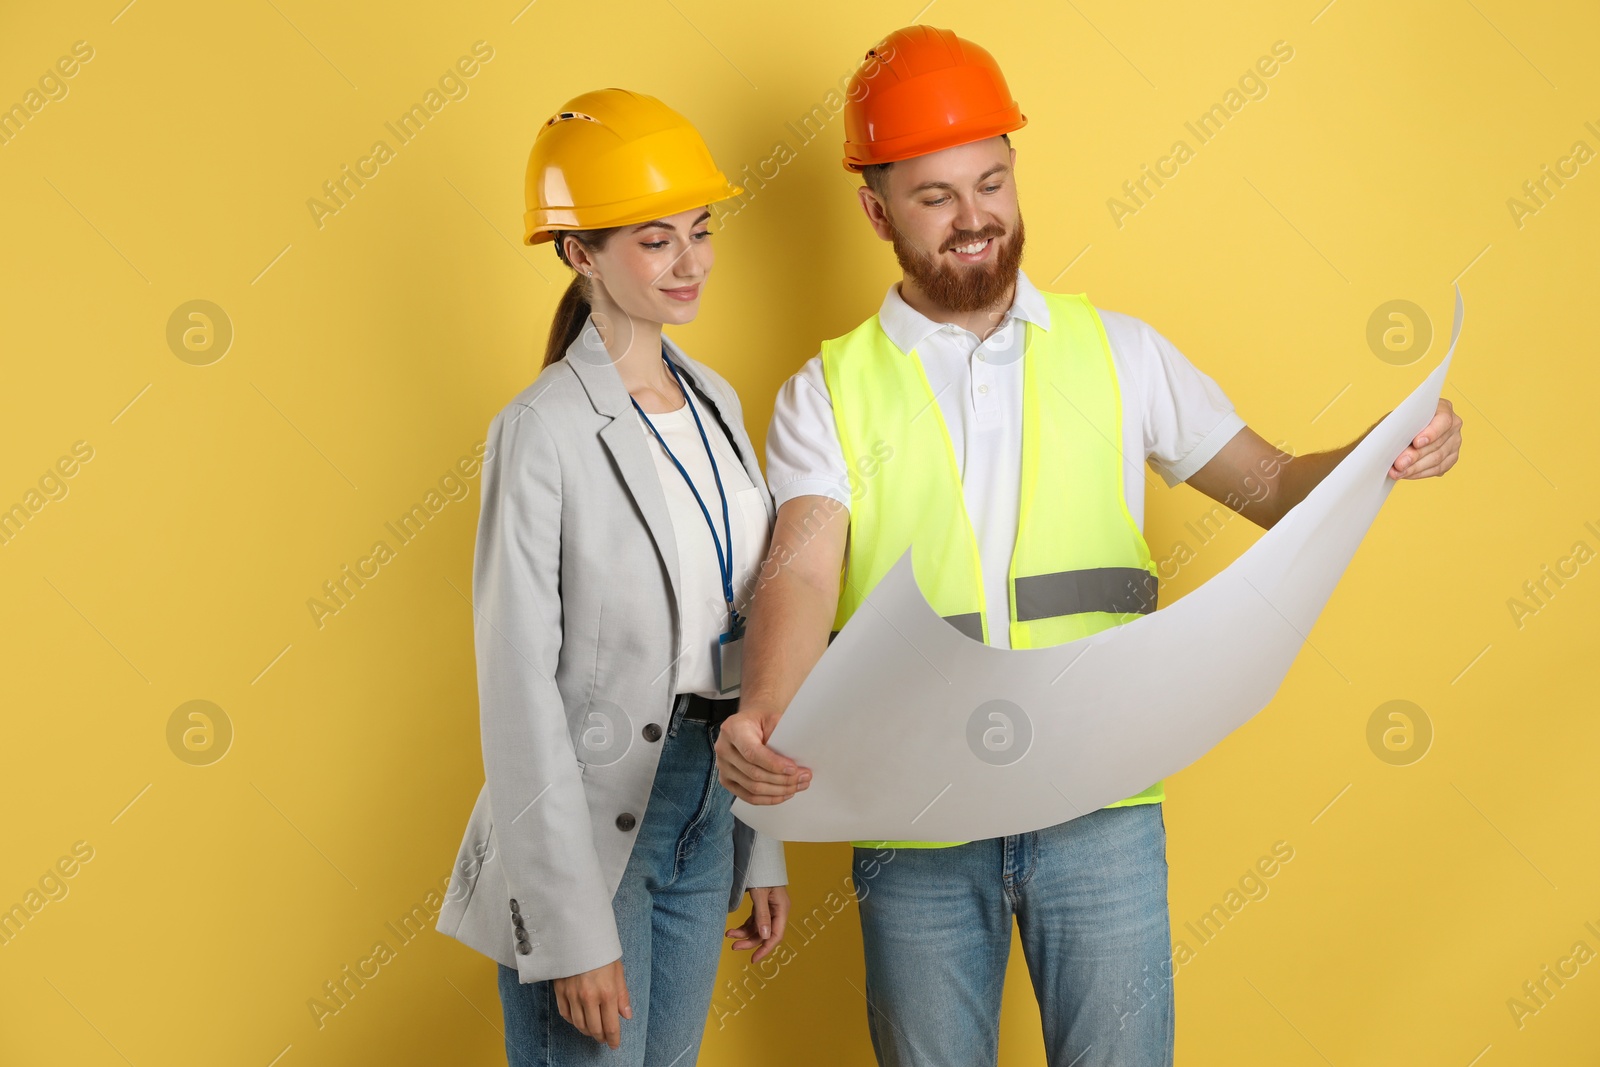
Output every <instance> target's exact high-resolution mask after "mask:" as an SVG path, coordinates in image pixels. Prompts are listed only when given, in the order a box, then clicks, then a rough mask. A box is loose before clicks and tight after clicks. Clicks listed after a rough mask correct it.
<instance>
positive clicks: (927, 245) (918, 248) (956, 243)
mask: <svg viewBox="0 0 1600 1067" xmlns="http://www.w3.org/2000/svg"><path fill="white" fill-rule="evenodd" d="M1015 162H1016V152H1015V150H1013V149H1012V148H1011V147H1010V145H1008V144H1007V143H1006V141H1005V140H1004V139H1002V138H1000V137H991V138H988V139H987V140H983V141H973V142H972V143H970V144H964V145H957V146H956V147H954V148H946V149H944V150H942V151H939V152H932V153H929V154H928V155H924V156H916V157H914V158H912V159H905V160H900V161H898V162H896V163H894V164H892V165H890V166H889V167H888V169H887V170H886V171H881V172H878V174H876V175H872V176H869V179H868V182H869V187H868V188H863V189H861V190H859V195H860V198H861V206H862V209H863V210H865V211H866V213H867V218H868V220H869V221H871V223H872V227H873V229H874V230H876V231H877V233H878V236H879V237H881V238H883V239H884V240H886V241H890V242H892V243H893V244H894V251H895V257H896V258H897V259H899V261H900V267H901V269H902V270H904V271H905V273H906V280H907V281H909V282H911V283H912V284H913V285H915V286H916V287H917V288H918V289H919V290H921V292H922V293H923V294H925V295H926V296H927V297H928V298H929V299H930V300H931V301H933V303H934V304H936V305H938V306H939V307H941V308H944V309H946V310H948V311H951V312H957V313H971V312H976V311H982V310H985V309H988V308H992V307H995V306H996V305H998V304H1001V303H1003V302H1004V301H1006V300H1007V298H1008V297H1009V296H1010V293H1011V290H1012V286H1013V285H1014V284H1015V282H1016V279H1017V268H1018V266H1019V265H1020V264H1021V262H1022V244H1023V226H1022V213H1021V210H1020V208H1019V207H1018V205H1017V188H1016V183H1015V181H1014V180H1013V170H1012V168H1013V165H1014V164H1015Z"/></svg>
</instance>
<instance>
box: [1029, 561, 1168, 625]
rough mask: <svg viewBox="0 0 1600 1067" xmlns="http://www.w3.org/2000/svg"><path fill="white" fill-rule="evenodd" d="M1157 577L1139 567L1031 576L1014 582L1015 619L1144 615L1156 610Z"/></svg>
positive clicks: (1059, 572) (1093, 569) (1102, 568)
mask: <svg viewBox="0 0 1600 1067" xmlns="http://www.w3.org/2000/svg"><path fill="white" fill-rule="evenodd" d="M1157 588H1158V587H1157V583H1156V576H1155V575H1153V574H1151V573H1150V572H1149V571H1147V570H1144V569H1143V568H1142V567H1094V568H1091V569H1089V570H1082V571H1056V572H1055V573H1054V574H1034V575H1030V576H1029V577H1026V578H1018V579H1017V581H1016V596H1017V619H1018V621H1020V622H1032V621H1033V620H1035V619H1053V618H1055V617H1056V616H1058V615H1076V614H1077V613H1079V612H1081V611H1110V612H1116V613H1118V614H1124V613H1136V614H1140V615H1147V614H1149V613H1150V612H1152V611H1154V610H1156V591H1157Z"/></svg>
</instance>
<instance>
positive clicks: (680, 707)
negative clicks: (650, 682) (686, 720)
mask: <svg viewBox="0 0 1600 1067" xmlns="http://www.w3.org/2000/svg"><path fill="white" fill-rule="evenodd" d="M687 710H689V694H688V693H679V694H678V695H677V696H675V697H673V698H672V719H671V721H670V722H668V723H667V736H668V737H677V736H678V724H679V723H680V722H682V721H683V713H684V712H685V711H687Z"/></svg>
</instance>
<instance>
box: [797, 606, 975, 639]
mask: <svg viewBox="0 0 1600 1067" xmlns="http://www.w3.org/2000/svg"><path fill="white" fill-rule="evenodd" d="M943 619H944V621H945V622H947V623H949V624H950V625H951V626H954V627H955V628H956V629H957V630H960V631H961V632H962V633H964V634H966V635H967V636H968V637H970V638H972V639H973V640H974V641H982V640H983V615H982V614H981V613H979V612H976V611H969V612H968V613H967V614H965V615H945V616H943ZM838 636H839V631H838V630H834V631H833V632H832V633H830V634H828V644H830V645H831V644H833V639H834V638H835V637H838Z"/></svg>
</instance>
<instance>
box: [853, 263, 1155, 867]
mask: <svg viewBox="0 0 1600 1067" xmlns="http://www.w3.org/2000/svg"><path fill="white" fill-rule="evenodd" d="M1042 295H1043V296H1044V300H1045V305H1046V307H1048V308H1049V311H1050V328H1049V329H1048V330H1046V329H1041V328H1039V327H1036V326H1035V325H1034V324H1033V323H1031V322H1030V323H1027V324H1026V326H1027V334H1026V337H1025V340H1024V347H1023V357H1022V472H1021V486H1020V489H1021V494H1020V495H1021V499H1020V514H1019V516H1018V519H1019V521H1018V524H1017V540H1016V546H1015V548H1014V549H1013V550H1012V555H1011V572H1010V583H1009V584H1010V597H1009V599H1010V607H1011V610H1010V627H1009V633H1010V637H1011V647H1012V648H1042V647H1047V646H1050V645H1058V644H1062V643H1064V642H1067V641H1072V640H1076V639H1077V638H1080V637H1086V636H1088V635H1089V634H1092V633H1097V632H1099V631H1101V630H1105V629H1108V628H1110V627H1112V626H1120V625H1121V624H1123V623H1126V622H1132V621H1133V620H1134V619H1136V618H1138V617H1139V616H1140V615H1143V614H1146V613H1148V612H1151V611H1154V610H1155V609H1156V592H1157V583H1156V564H1155V563H1154V561H1153V560H1152V559H1151V558H1150V549H1149V546H1148V545H1146V544H1145V540H1144V535H1143V534H1142V533H1140V531H1139V527H1138V524H1136V523H1135V522H1134V521H1133V516H1132V515H1131V514H1130V513H1129V511H1128V503H1127V500H1126V499H1125V497H1124V494H1123V473H1122V464H1123V456H1122V397H1121V393H1120V391H1119V388H1118V384H1117V372H1116V368H1115V366H1114V365H1113V363H1112V358H1111V345H1110V342H1109V341H1107V340H1106V334H1105V327H1104V326H1103V325H1102V324H1101V321H1100V315H1099V313H1098V312H1096V311H1095V309H1094V307H1093V305H1091V304H1090V303H1089V301H1088V299H1087V297H1085V296H1083V295H1082V294H1078V295H1071V296H1069V295H1062V294H1055V293H1045V294H1042ZM822 373H823V377H824V379H825V380H826V381H827V384H828V394H829V396H830V398H831V399H832V403H833V414H834V422H835V424H836V426H837V427H838V432H839V442H840V444H841V445H842V446H843V448H844V459H845V464H846V466H847V467H848V468H849V471H850V531H849V545H848V547H847V549H846V554H845V561H844V569H843V570H842V571H841V573H840V583H839V609H838V612H837V613H836V615H835V616H834V623H833V629H834V631H835V632H837V631H838V630H840V629H842V628H843V627H844V624H845V622H846V620H848V619H849V618H850V616H851V615H852V614H854V612H855V610H856V608H857V607H859V606H860V604H861V602H862V601H863V600H865V599H866V597H867V594H868V593H870V592H871V591H872V589H873V587H874V586H876V585H877V584H878V582H879V581H881V580H882V579H883V576H884V575H885V574H887V573H888V571H889V568H890V567H892V566H893V565H894V564H895V562H896V561H897V560H898V559H899V558H900V556H901V555H902V554H903V553H904V552H905V550H906V548H907V547H908V546H911V545H915V546H916V547H915V549H914V550H913V552H912V561H911V562H912V570H913V573H914V574H915V576H916V580H917V586H918V588H919V589H920V590H921V592H922V595H923V596H924V597H925V598H926V599H927V601H928V604H929V605H930V606H931V607H932V608H933V609H934V611H936V612H937V613H938V614H940V615H941V616H943V617H944V618H945V620H946V621H947V622H949V623H950V624H951V625H952V626H955V627H956V628H957V629H958V630H961V631H962V632H964V633H966V634H967V635H968V636H970V637H972V638H974V639H975V640H981V641H984V642H988V640H989V633H988V626H987V624H986V622H985V616H984V612H983V606H984V596H983V589H984V584H983V568H982V563H981V560H980V557H979V552H978V539H977V535H976V534H975V533H974V532H973V527H972V521H971V519H970V517H969V516H968V514H967V508H966V502H965V499H964V497H963V495H962V488H961V474H960V467H959V465H958V464H957V463H956V455H955V448H954V446H953V445H952V443H951V440H950V432H949V429H948V428H947V427H946V426H945V421H944V415H943V413H942V412H941V411H940V409H939V404H938V401H937V399H936V397H935V396H934V392H933V387H932V386H931V385H929V383H928V376H927V373H926V372H925V371H924V370H923V367H922V361H921V360H920V359H919V358H918V357H917V354H916V352H915V351H912V352H909V353H907V352H902V351H900V349H898V348H897V347H895V344H894V342H893V341H891V340H889V337H888V335H887V334H885V333H884V331H883V327H882V325H881V324H880V323H879V322H878V317H877V316H876V315H874V316H873V317H872V318H870V319H868V320H867V321H866V322H864V323H862V324H861V325H860V326H858V327H856V328H855V329H854V330H852V331H850V332H849V333H847V334H845V335H844V336H843V337H839V338H835V339H834V340H831V341H825V342H823V345H822ZM1164 797H1165V792H1164V791H1163V789H1162V783H1161V782H1156V783H1155V784H1154V785H1152V786H1150V787H1149V788H1148V789H1145V790H1143V791H1142V792H1139V793H1136V794H1134V795H1133V796H1131V797H1127V798H1126V799H1123V800H1119V801H1117V802H1116V803H1114V804H1109V805H1107V806H1108V807H1122V806H1124V805H1131V804H1155V803H1159V802H1160V801H1161V800H1163V799H1164ZM853 843H854V844H856V845H860V846H864V847H869V848H872V847H890V848H943V847H948V846H950V845H959V844H965V842H962V841H856V842H853Z"/></svg>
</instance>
